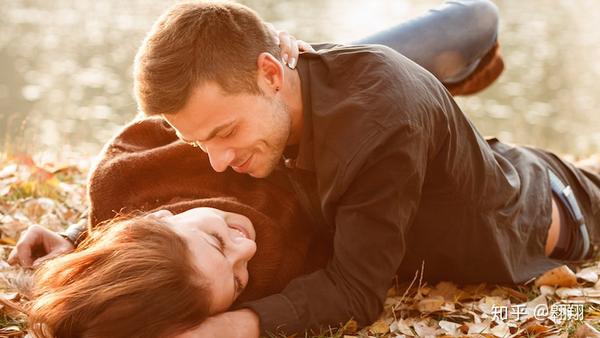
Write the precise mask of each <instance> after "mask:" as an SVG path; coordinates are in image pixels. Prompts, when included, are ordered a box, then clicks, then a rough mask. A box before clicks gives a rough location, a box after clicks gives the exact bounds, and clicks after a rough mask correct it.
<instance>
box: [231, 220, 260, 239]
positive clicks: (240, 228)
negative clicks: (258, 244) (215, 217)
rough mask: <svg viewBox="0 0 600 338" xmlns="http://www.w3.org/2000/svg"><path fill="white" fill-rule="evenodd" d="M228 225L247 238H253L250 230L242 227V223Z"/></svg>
mask: <svg viewBox="0 0 600 338" xmlns="http://www.w3.org/2000/svg"><path fill="white" fill-rule="evenodd" d="M229 227H230V228H232V229H235V230H238V231H239V232H241V233H242V235H243V236H244V237H246V238H247V239H249V240H254V238H252V236H250V232H249V231H248V230H247V229H246V228H245V227H243V226H242V225H240V224H230V225H229Z"/></svg>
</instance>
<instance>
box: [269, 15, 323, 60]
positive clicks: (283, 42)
mask: <svg viewBox="0 0 600 338" xmlns="http://www.w3.org/2000/svg"><path fill="white" fill-rule="evenodd" d="M265 26H266V27H267V29H268V30H269V33H270V34H271V35H272V36H273V39H274V40H275V43H277V44H278V45H279V48H280V50H281V55H280V57H281V59H282V60H283V63H284V64H286V65H287V66H288V67H290V68H291V69H295V68H296V65H297V64H298V56H299V55H300V52H301V51H302V52H309V51H310V52H314V51H315V50H314V49H313V48H312V46H311V45H309V44H308V43H306V42H304V41H302V40H296V38H295V37H294V36H292V35H290V34H289V33H288V32H285V31H278V30H277V29H275V27H274V26H273V25H272V24H271V23H268V22H267V23H266V24H265Z"/></svg>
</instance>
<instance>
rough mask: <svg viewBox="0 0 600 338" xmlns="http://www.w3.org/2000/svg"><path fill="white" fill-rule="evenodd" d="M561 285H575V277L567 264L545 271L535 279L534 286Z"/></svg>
mask: <svg viewBox="0 0 600 338" xmlns="http://www.w3.org/2000/svg"><path fill="white" fill-rule="evenodd" d="M542 285H549V286H563V287H572V286H575V285H577V277H576V276H575V273H574V272H573V270H571V269H570V268H569V267H568V266H566V265H562V266H559V267H558V268H554V269H552V270H550V271H546V272H545V273H543V274H542V275H541V276H540V277H538V278H537V279H536V281H535V286H538V287H539V286H542Z"/></svg>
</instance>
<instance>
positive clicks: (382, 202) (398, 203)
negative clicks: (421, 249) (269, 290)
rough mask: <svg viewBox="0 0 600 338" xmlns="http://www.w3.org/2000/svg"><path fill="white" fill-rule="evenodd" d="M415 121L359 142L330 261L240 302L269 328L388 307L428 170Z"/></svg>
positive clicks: (362, 318)
mask: <svg viewBox="0 0 600 338" xmlns="http://www.w3.org/2000/svg"><path fill="white" fill-rule="evenodd" d="M411 123H412V122H407V123H406V124H405V125H403V127H402V128H401V129H400V130H398V129H396V130H382V131H381V133H383V134H387V135H388V136H386V140H385V141H382V139H381V138H382V135H379V136H378V139H379V141H381V143H380V145H379V146H377V147H370V149H359V150H357V156H356V158H355V159H354V160H353V162H351V163H350V164H349V165H348V166H347V167H346V168H345V170H344V172H343V174H342V175H343V177H342V181H343V182H345V183H343V184H344V185H345V188H346V189H345V193H344V194H343V196H342V198H340V200H339V203H338V207H337V212H336V216H335V222H336V232H335V236H334V252H333V258H332V260H331V261H330V262H329V263H328V264H327V266H326V267H325V268H324V269H321V270H318V271H315V272H313V273H311V274H309V275H305V276H301V277H299V278H296V279H294V280H293V281H291V282H290V283H289V284H288V286H287V287H286V288H285V289H284V290H283V291H282V292H281V293H280V294H275V295H271V296H268V297H266V298H262V299H259V300H256V301H252V302H247V303H244V304H241V305H240V307H248V308H250V309H252V310H254V311H255V312H256V313H257V314H258V315H259V317H260V321H261V332H262V333H264V334H266V333H268V332H272V333H275V332H277V331H280V330H281V331H283V332H285V333H287V334H292V333H295V332H301V331H304V330H306V329H310V328H316V327H318V326H324V325H338V324H343V323H345V322H346V321H347V320H349V319H351V318H353V319H355V320H356V321H357V322H358V323H359V324H360V325H367V324H370V323H371V322H373V321H374V320H375V319H376V318H377V316H378V315H379V314H380V313H381V311H382V308H383V301H384V299H385V295H386V291H387V290H388V289H389V287H390V286H391V283H392V279H393V276H394V275H395V274H396V271H397V269H398V267H399V266H400V263H401V261H402V258H403V256H404V253H405V250H406V247H405V244H406V240H405V236H406V233H407V230H408V226H409V224H410V223H411V222H412V221H413V219H414V216H415V213H416V210H417V208H418V203H419V199H420V195H421V188H422V185H423V180H424V174H425V170H426V162H427V158H426V157H427V137H426V136H425V135H424V134H423V133H424V131H423V129H422V127H421V126H418V125H416V122H415V123H413V124H411ZM367 148H369V147H368V146H367Z"/></svg>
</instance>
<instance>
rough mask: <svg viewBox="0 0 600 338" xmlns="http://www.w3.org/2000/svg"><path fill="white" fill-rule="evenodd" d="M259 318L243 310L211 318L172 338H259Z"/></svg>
mask: <svg viewBox="0 0 600 338" xmlns="http://www.w3.org/2000/svg"><path fill="white" fill-rule="evenodd" d="M258 325H259V321H258V316H257V315H256V313H254V312H253V311H252V310H249V309H242V310H237V311H229V312H225V313H222V314H219V315H215V316H211V317H209V318H208V319H206V320H205V321H203V322H202V324H200V325H199V326H198V327H196V328H195V329H193V330H189V331H186V332H184V333H182V334H179V335H177V336H174V337H172V338H205V337H223V338H258V337H259V327H258Z"/></svg>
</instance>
